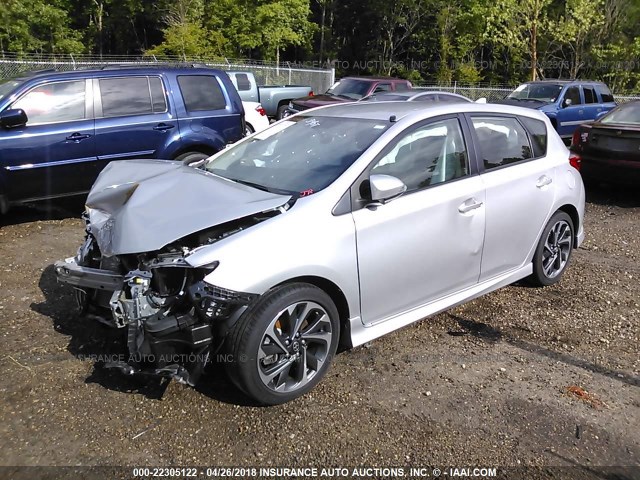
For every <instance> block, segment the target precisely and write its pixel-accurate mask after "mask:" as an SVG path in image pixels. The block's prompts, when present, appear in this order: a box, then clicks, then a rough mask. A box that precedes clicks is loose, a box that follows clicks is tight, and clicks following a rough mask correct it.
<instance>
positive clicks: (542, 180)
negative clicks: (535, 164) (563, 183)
mask: <svg viewBox="0 0 640 480" xmlns="http://www.w3.org/2000/svg"><path fill="white" fill-rule="evenodd" d="M551 182H553V179H552V178H551V177H547V176H546V175H542V176H541V177H540V178H539V179H538V183H536V187H538V188H542V187H546V186H547V185H549V184H550V183H551Z"/></svg>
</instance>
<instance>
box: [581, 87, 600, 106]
mask: <svg viewBox="0 0 640 480" xmlns="http://www.w3.org/2000/svg"><path fill="white" fill-rule="evenodd" d="M582 91H583V92H584V103H598V97H597V96H596V91H595V89H594V88H593V87H582Z"/></svg>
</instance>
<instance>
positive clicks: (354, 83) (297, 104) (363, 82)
mask: <svg viewBox="0 0 640 480" xmlns="http://www.w3.org/2000/svg"><path fill="white" fill-rule="evenodd" d="M411 87H412V85H411V82H410V81H409V80H402V79H400V78H387V77H345V78H343V79H341V80H339V81H338V82H336V83H334V84H333V86H332V87H331V88H330V89H329V90H327V92H326V93H324V94H323V95H314V96H308V97H302V98H297V99H295V100H293V101H291V102H290V103H289V108H288V109H287V110H286V111H285V116H288V115H294V114H296V113H298V112H301V111H303V110H308V109H309V108H314V107H322V106H324V105H333V104H336V103H345V102H355V101H357V100H360V99H362V98H364V97H368V96H369V95H373V94H374V93H383V92H398V91H405V90H410V89H411Z"/></svg>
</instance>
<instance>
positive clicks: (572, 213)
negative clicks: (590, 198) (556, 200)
mask: <svg viewBox="0 0 640 480" xmlns="http://www.w3.org/2000/svg"><path fill="white" fill-rule="evenodd" d="M557 211H559V212H564V213H566V214H567V215H569V217H571V221H572V222H573V248H578V232H579V231H580V215H579V214H578V209H577V208H576V207H575V206H573V205H571V204H570V203H566V204H564V205H562V206H561V207H560V208H558V210H557Z"/></svg>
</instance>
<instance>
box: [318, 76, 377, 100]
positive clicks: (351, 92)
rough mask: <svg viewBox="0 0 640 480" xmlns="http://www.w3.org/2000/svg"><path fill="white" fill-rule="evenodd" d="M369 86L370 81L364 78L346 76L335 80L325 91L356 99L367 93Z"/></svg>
mask: <svg viewBox="0 0 640 480" xmlns="http://www.w3.org/2000/svg"><path fill="white" fill-rule="evenodd" d="M370 86H371V82H367V81H366V80H356V79H353V78H346V79H344V80H340V81H339V82H336V83H335V84H334V85H333V87H331V88H330V89H329V90H327V93H328V94H330V95H337V96H339V97H347V98H351V99H353V100H358V99H360V98H362V97H364V96H365V95H366V94H367V92H368V91H369V87H370Z"/></svg>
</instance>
